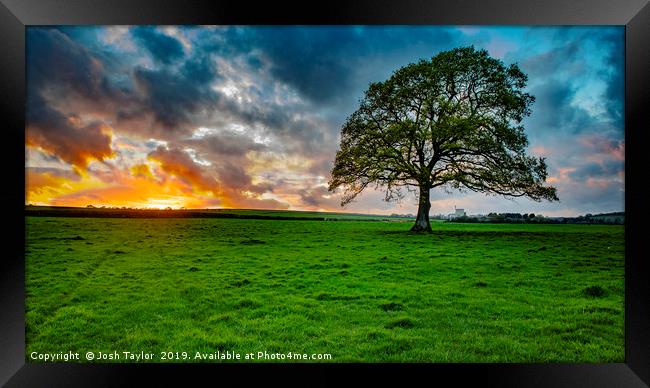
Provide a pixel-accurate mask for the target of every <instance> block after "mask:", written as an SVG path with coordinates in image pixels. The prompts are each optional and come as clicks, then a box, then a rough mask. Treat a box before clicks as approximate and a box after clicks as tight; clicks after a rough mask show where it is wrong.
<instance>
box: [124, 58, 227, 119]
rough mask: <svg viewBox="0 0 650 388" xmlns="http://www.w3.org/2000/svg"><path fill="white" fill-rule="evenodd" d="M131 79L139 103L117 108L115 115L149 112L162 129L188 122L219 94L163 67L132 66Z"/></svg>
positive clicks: (129, 116)
mask: <svg viewBox="0 0 650 388" xmlns="http://www.w3.org/2000/svg"><path fill="white" fill-rule="evenodd" d="M133 79H134V82H135V84H136V87H137V89H138V90H139V92H140V93H141V101H140V104H141V105H139V106H138V105H136V106H131V107H130V109H129V108H127V109H126V110H122V111H120V113H119V115H118V118H121V119H129V118H132V117H139V116H141V115H142V113H143V112H148V113H151V114H152V115H153V117H154V119H155V122H156V123H157V124H159V125H160V126H161V127H162V128H163V129H165V130H168V131H173V130H176V129H180V128H179V126H183V125H185V124H189V123H192V121H193V120H192V115H193V114H195V113H197V112H198V111H199V110H201V109H204V108H208V109H209V107H210V106H211V105H213V104H216V103H217V101H218V100H219V95H218V94H217V93H216V92H215V91H214V90H212V89H210V87H209V84H207V83H204V82H199V81H197V79H195V78H191V77H186V76H185V75H183V74H178V73H174V72H172V71H170V70H167V69H161V70H149V69H145V68H136V69H135V70H134V72H133Z"/></svg>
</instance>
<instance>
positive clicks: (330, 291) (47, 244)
mask: <svg viewBox="0 0 650 388" xmlns="http://www.w3.org/2000/svg"><path fill="white" fill-rule="evenodd" d="M25 222H26V241H27V242H26V255H25V261H26V294H27V297H26V350H27V356H28V357H29V354H30V353H31V352H34V351H36V352H48V353H56V352H69V351H72V352H80V353H81V354H84V353H85V352H88V351H93V352H99V351H102V352H105V353H112V352H114V351H117V352H123V351H130V352H140V351H145V352H152V353H159V352H188V353H189V354H190V356H193V355H194V352H204V353H211V352H216V351H221V352H226V351H230V352H237V353H241V354H245V353H252V352H254V353H257V352H264V351H266V352H269V353H288V352H294V353H307V354H316V353H319V354H324V353H327V354H331V357H332V358H331V360H327V361H326V362H392V361H398V362H623V360H624V331H623V330H624V325H623V322H624V321H623V319H624V246H625V243H624V228H623V226H620V225H527V224H523V225H521V224H501V225H495V224H456V223H434V224H433V225H432V227H433V229H434V233H433V234H432V235H419V234H412V233H409V232H408V229H409V228H410V226H411V224H410V223H393V222H364V221H349V222H317V221H288V220H272V219H222V218H67V217H29V216H28V217H26V219H25ZM28 361H29V362H33V360H29V359H28ZM81 361H82V362H83V361H84V360H83V357H82V359H81ZM171 361H172V362H195V361H196V360H194V359H187V360H171ZM262 361H264V360H262ZM308 361H309V360H308ZM314 361H315V362H323V360H314ZM94 362H97V361H94ZM100 362H101V361H100ZM112 362H129V361H128V360H124V359H121V360H113V361H112ZM156 362H160V360H159V359H157V360H156ZM275 362H277V360H276V361H275ZM284 362H292V361H290V360H284Z"/></svg>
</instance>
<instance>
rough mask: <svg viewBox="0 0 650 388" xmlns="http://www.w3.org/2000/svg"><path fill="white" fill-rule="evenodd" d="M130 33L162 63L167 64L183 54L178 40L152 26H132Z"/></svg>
mask: <svg viewBox="0 0 650 388" xmlns="http://www.w3.org/2000/svg"><path fill="white" fill-rule="evenodd" d="M131 35H132V36H133V39H134V40H135V41H136V42H138V44H140V45H141V46H142V47H144V48H145V49H146V50H147V51H148V52H149V53H150V54H151V56H152V57H153V59H154V60H156V61H157V62H160V63H162V64H165V65H168V64H170V63H172V62H174V61H176V60H178V59H180V58H182V57H183V56H184V55H185V53H184V51H183V45H182V44H181V43H180V42H179V41H178V40H176V39H175V38H172V37H171V36H168V35H165V34H163V33H162V32H160V31H158V30H157V29H156V28H155V27H153V26H139V27H135V28H132V29H131Z"/></svg>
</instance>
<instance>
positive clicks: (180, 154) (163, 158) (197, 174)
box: [148, 147, 220, 196]
mask: <svg viewBox="0 0 650 388" xmlns="http://www.w3.org/2000/svg"><path fill="white" fill-rule="evenodd" d="M148 157H149V159H151V160H153V161H156V162H158V163H160V168H161V169H162V170H163V171H164V172H166V173H168V174H171V175H174V176H176V177H178V178H181V179H183V180H185V181H186V182H187V183H189V184H191V185H192V186H194V187H196V188H197V189H199V190H200V191H209V192H212V193H213V194H215V195H216V196H218V195H219V191H220V188H219V184H218V182H217V181H216V180H215V179H214V177H211V176H210V175H209V174H208V173H207V172H206V171H204V170H203V169H202V168H201V166H199V165H197V164H196V163H194V161H192V158H191V157H190V155H189V154H188V153H187V152H184V151H182V150H179V149H166V148H164V147H158V148H157V149H156V150H155V151H153V152H151V153H150V154H149V155H148Z"/></svg>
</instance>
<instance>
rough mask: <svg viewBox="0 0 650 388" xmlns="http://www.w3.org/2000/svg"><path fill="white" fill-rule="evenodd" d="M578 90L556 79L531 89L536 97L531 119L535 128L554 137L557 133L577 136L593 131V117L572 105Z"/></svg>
mask: <svg viewBox="0 0 650 388" xmlns="http://www.w3.org/2000/svg"><path fill="white" fill-rule="evenodd" d="M576 90H577V88H576V86H575V85H573V84H572V83H569V82H565V81H561V80H554V79H548V80H547V81H545V82H544V83H542V84H541V85H538V86H535V87H533V88H531V94H532V95H533V96H535V102H534V104H533V113H532V115H531V119H530V120H531V121H532V123H533V126H534V127H536V128H539V129H542V130H543V132H544V134H545V135H547V136H554V135H553V134H554V133H557V132H564V133H572V134H577V133H580V132H583V131H585V130H589V129H592V123H593V122H594V119H593V117H591V116H590V115H589V114H588V113H587V112H586V111H585V110H584V109H583V108H581V107H579V106H574V105H573V104H572V101H573V98H574V97H575V94H576Z"/></svg>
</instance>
